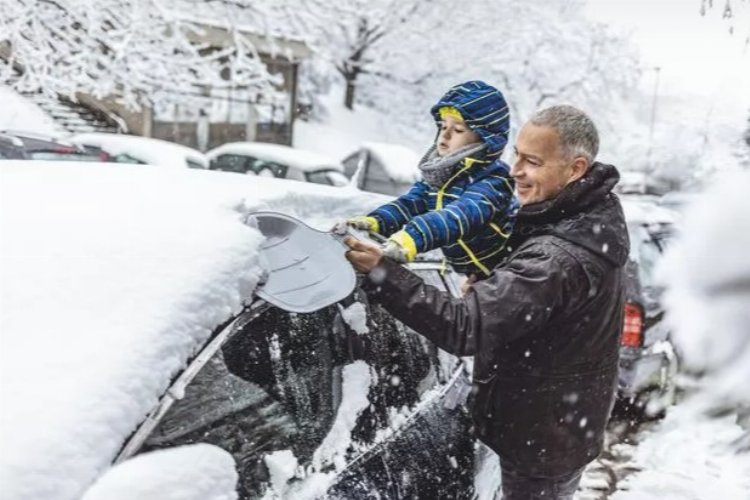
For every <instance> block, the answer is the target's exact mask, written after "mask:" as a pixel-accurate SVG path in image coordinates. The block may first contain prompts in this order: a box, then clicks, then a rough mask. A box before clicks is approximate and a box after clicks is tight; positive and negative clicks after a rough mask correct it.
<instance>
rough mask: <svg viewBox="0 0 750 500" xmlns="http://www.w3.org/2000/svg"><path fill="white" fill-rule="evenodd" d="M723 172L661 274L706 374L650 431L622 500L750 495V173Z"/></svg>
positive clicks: (683, 345)
mask: <svg viewBox="0 0 750 500" xmlns="http://www.w3.org/2000/svg"><path fill="white" fill-rule="evenodd" d="M722 177H723V178H722V179H721V180H720V181H719V182H717V183H716V184H714V185H713V186H711V187H710V188H709V189H708V190H707V192H705V193H704V194H702V195H700V196H699V197H698V198H697V199H696V200H695V201H694V202H693V203H691V205H690V207H689V208H688V209H687V212H686V214H685V219H684V223H683V225H682V226H681V230H680V234H679V236H678V238H677V240H676V241H675V242H674V243H673V244H672V246H671V247H670V248H669V250H668V252H667V255H665V258H664V259H663V260H662V263H661V266H660V268H659V269H658V273H657V274H658V277H659V280H660V281H662V283H664V284H665V285H666V286H667V290H666V292H665V294H664V298H663V300H664V304H665V305H666V307H667V310H668V314H667V321H668V322H669V324H670V325H671V326H672V338H673V340H674V342H675V343H676V347H677V349H678V352H679V353H680V354H681V361H682V363H683V365H684V367H685V368H686V369H687V370H688V371H690V372H692V373H693V374H696V375H695V377H697V378H696V379H694V380H693V379H690V380H692V384H691V387H689V396H688V398H687V399H686V400H685V401H683V402H682V403H680V404H679V405H677V406H674V407H672V408H670V409H669V410H668V412H667V416H666V418H665V419H664V421H662V422H661V423H660V424H659V425H658V426H657V427H655V428H654V429H653V431H651V432H650V433H649V434H648V435H646V436H644V437H643V438H642V440H641V443H640V444H639V445H638V448H637V451H636V455H635V460H636V463H635V464H634V465H635V466H637V467H639V468H641V469H642V471H641V472H639V473H636V474H634V475H632V476H630V477H629V478H627V479H626V480H625V481H624V483H622V484H621V485H619V487H620V488H622V489H623V490H624V491H621V492H618V493H617V494H615V495H614V496H613V499H615V500H630V499H633V500H636V499H637V500H649V499H654V500H657V499H658V500H672V499H674V500H677V499H695V500H699V499H700V500H714V499H715V500H719V499H725V498H750V453H748V451H747V446H748V443H750V428H748V418H749V416H750V412H749V408H750V392H749V391H748V388H747V384H748V380H750V329H748V324H750V307H748V303H750V260H748V258H747V249H748V248H750V219H748V217H747V214H748V213H750V199H749V198H748V196H747V192H748V188H750V173H748V172H745V173H733V174H727V175H725V176H722ZM743 420H744V424H743V425H744V427H743V425H740V424H739V423H740V422H742V421H743Z"/></svg>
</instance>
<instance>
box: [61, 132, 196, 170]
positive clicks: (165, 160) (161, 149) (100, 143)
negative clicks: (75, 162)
mask: <svg viewBox="0 0 750 500" xmlns="http://www.w3.org/2000/svg"><path fill="white" fill-rule="evenodd" d="M69 140H70V142H72V143H75V144H78V145H80V146H82V147H85V148H100V149H102V150H103V151H105V152H106V153H107V154H108V155H109V156H110V161H114V162H117V163H136V164H146V165H163V166H167V167H179V168H184V167H188V168H198V169H205V168H208V160H207V159H206V157H205V155H204V154H203V153H201V152H200V151H198V150H195V149H193V148H189V147H187V146H182V145H181V144H175V143H173V142H169V141H163V140H161V139H153V138H150V137H140V136H135V135H126V134H106V133H101V132H90V133H84V134H77V135H74V136H73V137H71V138H70V139H69Z"/></svg>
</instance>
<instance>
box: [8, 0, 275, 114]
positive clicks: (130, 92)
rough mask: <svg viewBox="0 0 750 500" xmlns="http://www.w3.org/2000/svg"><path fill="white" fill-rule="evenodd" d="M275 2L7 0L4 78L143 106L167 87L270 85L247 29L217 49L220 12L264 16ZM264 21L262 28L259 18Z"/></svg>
mask: <svg viewBox="0 0 750 500" xmlns="http://www.w3.org/2000/svg"><path fill="white" fill-rule="evenodd" d="M272 3H273V2H269V1H267V0H263V1H260V2H258V1H255V2H252V3H250V2H241V1H236V2H234V1H230V0H227V1H219V0H209V1H207V2H205V1H195V0H193V1H189V0H96V1H95V0H4V1H3V7H2V9H0V33H2V38H1V39H0V81H3V82H5V83H10V84H11V85H12V86H13V87H15V88H16V89H18V90H43V91H47V92H57V93H61V94H67V95H73V94H74V93H75V92H86V93H89V94H92V95H96V96H117V97H119V98H120V99H121V100H122V101H124V102H125V103H127V104H130V105H133V106H137V105H138V104H139V102H142V101H143V100H144V99H146V100H149V99H150V98H151V97H152V96H153V95H154V94H156V93H158V92H161V91H169V92H181V93H187V94H190V93H199V92H200V91H201V89H202V88H203V87H204V86H211V87H213V88H227V87H230V86H231V87H244V88H247V89H250V90H251V91H261V90H263V89H267V88H268V86H269V81H270V80H271V77H270V75H269V74H268V73H267V71H266V68H265V66H264V65H263V64H262V63H261V61H260V59H259V57H258V54H257V52H256V50H255V47H254V45H253V43H252V42H251V40H250V39H249V38H248V37H247V36H245V34H244V32H242V31H240V30H239V29H233V30H231V31H230V35H231V36H230V37H228V40H229V42H228V43H224V44H222V45H221V46H218V47H217V46H212V45H211V44H210V43H209V42H208V40H207V39H206V38H207V37H206V36H204V35H205V29H206V25H205V24H204V23H205V22H206V20H212V19H216V17H217V13H218V14H223V15H224V17H227V18H229V17H232V14H231V12H232V11H235V10H237V11H241V14H242V16H243V17H244V18H256V19H259V20H262V19H265V18H266V17H267V12H268V11H269V10H270V9H271V8H272ZM258 24H261V23H260V21H259V23H258Z"/></svg>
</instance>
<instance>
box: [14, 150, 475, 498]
mask: <svg viewBox="0 0 750 500" xmlns="http://www.w3.org/2000/svg"><path fill="white" fill-rule="evenodd" d="M21 163H23V164H24V168H20V165H21ZM27 163H29V165H28V166H27V165H26V164H27ZM6 166H7V167H8V168H3V169H0V176H2V182H0V186H2V189H3V206H4V207H6V208H9V210H4V211H3V228H4V234H5V235H6V236H7V240H9V241H12V245H11V244H8V245H3V247H2V251H3V257H4V258H3V259H0V263H2V266H1V267H2V269H0V271H2V274H3V277H4V285H5V286H6V287H8V288H10V289H11V290H13V294H12V298H13V300H11V301H9V302H8V303H7V304H6V305H5V306H4V310H3V318H2V319H3V328H2V329H1V330H0V339H2V346H3V352H4V353H6V357H5V358H4V363H3V366H1V367H0V369H2V374H3V379H4V380H6V378H5V375H6V374H7V375H10V374H12V373H17V370H19V369H20V367H21V366H26V363H27V360H25V359H24V353H26V352H29V350H30V349H32V346H33V350H34V353H35V354H34V362H35V363H36V367H35V369H34V370H33V371H32V373H29V374H28V375H27V376H24V377H23V378H22V379H19V378H18V377H15V378H14V377H12V376H11V377H9V379H10V380H9V382H8V384H3V387H2V398H3V405H4V407H7V408H9V411H8V412H6V413H5V415H4V418H7V421H8V425H5V426H3V427H2V428H0V431H2V439H3V443H4V444H3V446H4V451H5V453H4V454H3V457H4V458H3V459H0V480H2V482H3V488H4V491H6V492H7V491H9V492H10V493H9V494H10V495H11V496H12V497H14V498H15V497H16V496H18V497H19V498H20V497H25V496H28V497H30V498H31V497H33V498H35V499H40V500H60V499H62V500H72V499H73V498H76V499H77V498H80V497H81V494H82V493H83V492H84V491H85V489H86V488H87V487H88V486H89V485H90V484H91V482H92V481H94V480H95V479H96V478H97V477H99V476H100V475H101V474H102V473H103V472H104V471H105V470H106V468H107V465H108V463H110V464H111V463H113V462H112V461H118V462H119V461H123V460H125V459H126V458H127V457H129V456H132V455H134V454H139V453H144V452H147V451H149V450H156V449H160V448H166V447H172V446H175V445H180V444H187V443H193V442H207V443H216V444H217V445H219V446H220V447H222V448H223V449H225V450H227V451H229V452H230V453H232V454H233V455H234V457H235V461H236V467H237V471H238V472H239V475H240V480H239V481H240V484H239V490H240V493H241V497H242V498H260V497H263V496H264V495H266V494H267V495H268V497H271V496H273V495H274V494H277V495H279V496H280V497H283V498H295V497H296V494H297V493H300V494H302V493H304V492H310V491H311V490H312V491H315V492H316V494H315V495H312V494H311V495H308V496H309V497H311V496H320V495H327V496H329V497H331V498H354V497H358V496H362V495H363V494H365V492H379V493H381V494H382V495H383V496H385V497H391V498H407V497H412V498H414V497H423V498H437V497H444V496H449V497H452V498H471V494H472V481H473V477H472V474H471V473H466V471H470V470H471V460H472V456H473V450H474V448H473V442H472V439H471V434H470V433H469V432H468V428H469V422H468V417H467V415H466V412H465V410H464V409H463V408H461V407H453V408H449V407H447V406H446V401H448V400H449V399H450V394H451V393H450V392H449V391H450V390H451V388H453V387H456V386H457V384H458V383H459V382H460V381H461V380H462V378H464V377H465V376H466V375H465V374H466V370H465V368H464V365H463V363H462V361H461V360H459V359H458V358H455V357H453V356H450V355H448V354H446V353H444V352H441V351H440V350H438V349H437V348H435V346H434V345H432V344H431V343H429V342H427V341H425V340H424V339H423V338H422V337H420V336H418V335H416V334H414V333H412V332H410V331H408V329H407V328H406V327H405V326H404V325H403V324H401V323H399V322H398V321H395V320H394V319H393V318H392V317H391V316H390V315H388V314H387V313H386V312H385V311H383V310H382V309H380V308H379V307H377V306H372V307H371V309H370V313H369V315H368V317H367V326H368V328H369V332H366V333H364V332H361V330H358V331H360V333H359V334H358V333H356V332H355V331H354V330H353V328H352V327H350V326H349V324H347V322H346V321H345V320H344V314H343V312H342V310H341V309H340V308H339V307H335V306H334V307H327V308H324V309H322V310H319V311H317V312H315V313H311V314H292V313H287V312H284V311H282V310H280V309H275V308H262V307H259V306H258V305H257V303H256V306H251V307H250V308H249V309H246V310H245V311H244V312H241V313H240V314H239V315H238V316H234V317H233V318H229V319H228V317H229V316H230V315H231V313H232V312H234V314H235V315H236V314H237V313H238V312H239V311H241V307H240V301H241V300H243V299H247V298H248V297H249V294H250V292H251V290H252V287H253V286H254V282H255V281H254V280H257V276H256V275H255V272H254V271H253V269H252V268H253V266H257V260H258V259H257V255H256V254H255V253H254V252H255V250H254V248H255V245H256V244H257V243H258V240H259V238H258V237H257V235H255V234H254V233H253V232H252V231H249V229H248V228H247V227H246V226H244V225H242V223H241V222H240V217H238V215H239V214H238V212H237V209H238V208H237V207H241V206H242V202H243V200H244V199H246V198H247V197H251V198H252V199H253V200H256V201H264V200H265V201H269V202H279V201H283V202H284V203H291V204H292V205H288V206H287V208H288V209H290V210H294V209H295V207H296V205H294V203H297V202H298V201H299V200H296V197H295V199H293V200H291V201H288V200H289V199H288V196H287V194H288V193H289V191H290V190H294V189H295V187H298V188H299V189H298V193H299V195H300V197H301V198H304V197H305V196H308V195H309V196H310V198H309V203H308V202H305V203H303V207H304V210H305V212H306V213H310V212H315V209H314V208H313V207H312V206H311V205H313V204H314V203H322V205H321V206H320V207H319V209H318V211H319V212H320V213H324V214H329V216H330V217H331V222H332V221H334V220H337V219H338V218H339V217H341V215H342V214H343V213H346V212H348V211H350V210H351V207H342V204H347V203H351V204H356V203H359V202H360V200H362V198H361V194H358V193H357V192H354V191H352V192H351V198H349V197H346V196H341V195H339V193H338V192H339V190H338V189H336V188H333V187H330V186H321V185H313V184H310V183H290V182H288V181H284V180H278V179H265V178H253V179H251V178H247V177H244V176H241V177H240V178H239V179H237V178H236V177H237V176H236V175H231V174H226V173H222V172H212V173H210V172H202V171H189V172H185V173H182V172H179V173H177V172H176V171H172V170H170V169H162V171H161V172H160V174H159V175H156V176H155V175H152V172H151V170H153V169H129V168H124V167H123V166H120V165H114V166H113V167H112V168H106V169H105V168H94V169H88V168H82V166H81V165H74V164H66V168H63V167H61V166H58V165H53V164H51V163H50V162H46V163H41V162H8V163H7V165H6ZM134 170H135V171H134ZM66 174H69V175H66ZM178 174H179V175H178ZM40 178H48V179H54V182H46V183H40V182H38V179H40ZM61 186H62V187H64V188H61ZM196 192H202V193H205V194H206V195H205V196H202V197H199V198H196V197H195V193H196ZM334 192H335V193H336V195H337V196H335V198H336V200H335V202H331V204H330V205H328V204H327V203H328V202H327V200H328V199H330V198H333V197H331V196H328V195H330V194H332V193H334ZM274 193H275V194H274ZM6 195H7V196H6ZM365 199H368V200H369V197H366V198H365ZM295 200H296V201H295ZM367 202H369V201H367ZM352 206H353V205H352ZM48 207H49V208H48ZM10 208H12V209H10ZM279 208H282V207H279ZM298 208H299V207H298ZM336 210H341V213H332V212H336ZM31 224H33V227H34V229H35V230H34V231H29V230H28V227H29V225H31ZM6 233H7V234H6ZM58 234H63V235H65V238H60V237H57V235H58ZM40 237H41V238H42V239H41V240H40V239H39V238H40ZM4 241H5V240H4ZM39 242H42V243H43V244H41V245H40V244H39ZM28 249H33V252H32V251H29V250H28ZM6 252H7V254H8V255H9V256H10V257H11V258H8V259H6V258H5V256H6ZM342 252H343V249H342ZM80 255H85V256H86V257H87V258H86V259H81V258H80ZM133 255H135V256H137V257H138V258H135V259H134V258H132V256H133ZM40 263H41V264H40ZM414 265H415V266H417V267H418V269H417V272H419V273H421V274H423V275H424V276H425V277H426V279H428V280H430V281H431V282H432V283H433V284H435V285H437V286H440V287H443V288H445V289H450V290H451V291H452V292H453V293H457V289H456V277H455V276H454V275H453V274H451V273H443V272H441V270H442V262H441V261H439V260H438V261H436V262H432V263H430V262H420V263H414ZM419 266H421V267H419ZM36 276H43V278H44V280H45V281H44V282H45V287H43V288H42V287H38V286H36V285H35V283H38V282H39V281H38V280H39V279H41V278H37V277H36ZM6 277H7V278H8V279H6ZM48 296H54V297H58V298H59V300H56V301H53V302H54V304H50V306H49V307H48V309H47V313H48V316H47V318H46V319H43V320H35V321H34V326H35V328H34V329H33V330H34V331H32V332H26V330H27V329H28V318H29V316H28V314H29V311H33V310H35V308H36V307H37V305H38V303H40V301H43V300H44V299H43V298H44V297H48ZM359 300H360V301H362V302H365V301H366V298H365V297H364V296H363V297H359ZM346 305H347V306H349V305H352V304H351V303H350V302H349V303H347V304H346ZM355 306H356V304H355ZM122 318H126V319H127V321H123V319H122ZM222 321H229V323H228V324H224V325H220V324H219V323H221V322H222ZM52 325H54V326H52ZM212 329H213V333H211V330H212ZM22 333H23V334H22ZM61 354H62V355H61ZM11 360H17V361H15V362H11ZM53 373H54V375H52V374H53ZM170 380H171V382H170ZM30 393H33V394H36V396H35V397H34V398H29V397H28V394H30ZM448 406H451V405H448ZM42 409H50V411H47V412H45V411H42ZM53 410H54V411H53ZM26 429H37V430H38V429H42V431H41V434H40V433H39V432H29V431H27V430H26ZM134 430H135V432H134V433H133V431H134ZM131 433H133V434H132V435H130V434H131ZM129 435H130V437H128V436H129ZM61 436H64V437H61ZM32 444H33V445H32ZM120 447H122V448H120ZM118 448H120V450H121V451H120V452H119V456H118V452H117V451H116V450H117V449H118ZM61 456H62V457H69V458H70V460H69V461H68V460H66V461H65V463H64V464H61V463H60V461H59V460H60V459H59V457H61ZM279 457H288V460H287V461H286V464H285V465H291V467H286V466H284V467H278V466H274V460H278V459H279ZM295 464H298V466H297V465H295ZM277 465H278V464H277ZM282 473H283V474H282ZM159 474H160V472H158V471H155V472H154V474H153V475H154V477H159ZM165 474H167V473H165ZM40 477H41V478H43V479H44V481H39V478H40Z"/></svg>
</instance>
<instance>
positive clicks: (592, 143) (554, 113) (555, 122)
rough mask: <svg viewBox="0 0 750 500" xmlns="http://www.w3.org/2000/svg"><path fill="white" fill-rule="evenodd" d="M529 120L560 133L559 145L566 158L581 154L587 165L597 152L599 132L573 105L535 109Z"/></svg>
mask: <svg viewBox="0 0 750 500" xmlns="http://www.w3.org/2000/svg"><path fill="white" fill-rule="evenodd" d="M529 122H530V123H531V124H532V125H536V126H538V127H552V128H554V129H556V130H557V133H558V134H560V146H561V147H562V148H563V153H564V154H565V155H566V156H567V157H568V158H571V159H572V158H575V157H578V156H582V157H584V158H586V160H588V162H589V165H591V164H592V163H594V159H595V158H596V155H597V153H598V152H599V133H598V132H597V131H596V125H594V122H593V121H591V118H589V117H588V115H587V114H586V113H584V112H583V111H581V110H580V109H578V108H574V107H573V106H566V105H561V106H552V107H550V108H546V109H543V110H541V111H537V112H536V113H535V114H534V116H532V117H531V120H529Z"/></svg>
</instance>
